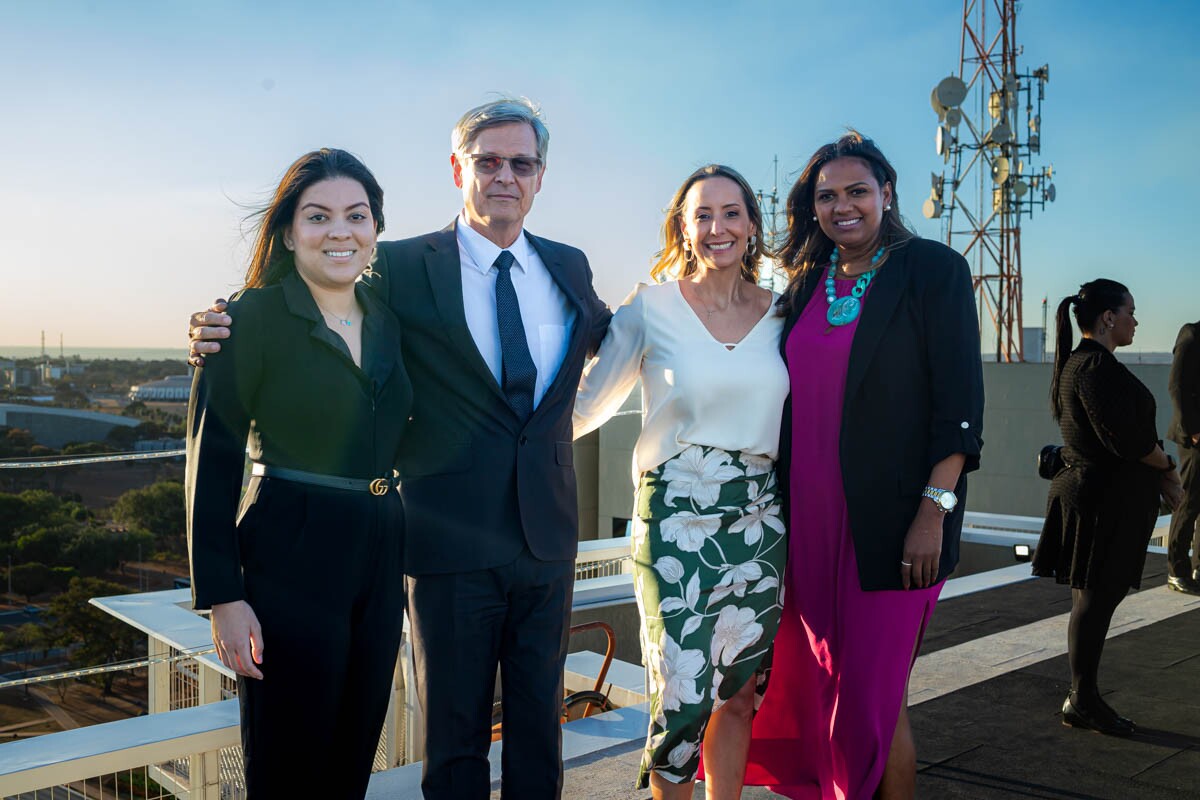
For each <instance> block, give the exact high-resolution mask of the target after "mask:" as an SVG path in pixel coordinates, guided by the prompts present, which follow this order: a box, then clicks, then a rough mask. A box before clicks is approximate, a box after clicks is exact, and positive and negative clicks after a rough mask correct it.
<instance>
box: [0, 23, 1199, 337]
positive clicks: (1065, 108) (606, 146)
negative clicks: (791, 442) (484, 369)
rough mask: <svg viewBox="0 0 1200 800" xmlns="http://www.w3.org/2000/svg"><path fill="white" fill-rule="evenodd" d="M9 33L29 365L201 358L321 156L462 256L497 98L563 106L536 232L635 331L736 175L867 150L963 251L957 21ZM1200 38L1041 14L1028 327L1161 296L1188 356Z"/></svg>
mask: <svg viewBox="0 0 1200 800" xmlns="http://www.w3.org/2000/svg"><path fill="white" fill-rule="evenodd" d="M4 5H5V6H10V7H8V8H5V19H6V24H5V26H4V27H3V29H2V30H0V73H2V74H3V77H0V87H2V88H0V97H2V98H3V100H4V104H5V107H6V108H7V109H8V110H9V112H10V119H11V120H12V121H13V122H14V123H15V124H9V125H6V126H4V128H3V129H2V130H0V147H3V149H4V152H7V153H9V154H10V162H9V164H8V169H7V170H6V174H5V179H4V180H3V181H0V214H3V218H4V219H6V220H8V221H9V223H10V225H11V226H12V227H13V231H12V233H11V234H10V237H9V239H10V241H9V243H8V247H7V248H6V255H5V256H4V257H3V258H0V264H2V265H3V275H4V287H5V292H4V296H5V298H6V301H7V302H5V304H4V306H5V307H4V313H3V314H0V343H5V344H8V345H24V346H35V345H37V344H38V337H39V334H40V331H42V330H45V331H46V335H47V343H48V347H47V349H48V350H50V351H52V352H55V353H57V349H58V348H57V344H58V337H59V334H60V333H61V334H62V335H63V336H64V339H65V340H66V342H67V344H68V347H67V350H68V351H69V350H70V343H71V342H75V343H77V344H79V345H83V344H84V343H86V345H87V346H105V347H181V346H182V345H183V339H184V333H183V330H184V323H185V319H186V316H187V314H188V313H189V312H190V311H192V310H194V309H196V308H199V307H201V306H203V305H206V304H207V303H208V302H209V301H210V300H211V299H212V298H214V297H216V296H219V295H220V296H224V295H228V294H229V293H230V292H232V291H234V290H235V289H236V288H237V286H239V285H240V283H239V281H240V277H241V274H242V272H243V270H244V259H245V254H246V245H245V242H244V239H243V237H242V235H241V230H240V229H241V227H242V218H243V217H244V216H245V215H246V213H247V210H248V208H249V207H250V206H252V205H253V204H254V203H256V202H261V201H262V199H263V197H264V193H266V192H268V191H269V190H270V189H272V188H273V186H274V182H275V181H277V180H278V177H279V175H280V174H281V172H282V171H283V169H284V167H286V165H287V164H288V163H289V162H290V161H291V160H293V159H294V158H295V157H296V156H298V155H299V154H300V153H302V152H305V151H306V150H310V149H313V148H314V147H320V146H325V145H330V146H339V147H344V148H346V149H349V150H351V151H353V152H355V153H357V154H358V155H360V156H361V157H362V158H363V159H364V161H365V162H366V163H367V164H368V166H370V167H371V168H372V170H373V171H374V172H375V174H376V176H377V177H378V178H379V180H380V182H381V183H382V184H383V187H384V189H385V212H386V218H387V230H386V232H385V234H384V237H385V238H402V237H405V236H411V235H415V234H418V233H422V232H425V231H428V230H433V229H438V228H441V227H443V226H444V225H445V224H447V223H448V222H449V221H450V220H451V219H452V218H453V216H454V214H455V213H456V212H457V210H458V208H459V206H460V202H461V196H460V195H459V193H458V191H457V190H456V189H455V188H454V186H453V184H452V182H451V180H450V169H449V149H450V146H449V132H450V128H451V126H452V125H453V124H454V122H455V120H456V119H457V118H458V116H459V114H461V112H462V111H464V110H465V109H466V108H468V107H470V106H473V105H476V104H478V103H480V102H484V101H486V100H487V99H489V98H490V97H493V96H495V94H496V93H511V94H518V95H526V96H529V97H531V98H533V99H534V100H535V101H537V102H539V103H541V105H542V107H543V109H544V111H545V114H546V117H547V121H548V124H549V126H550V130H551V147H550V154H549V159H548V170H547V173H546V178H545V183H544V186H543V190H542V192H541V194H540V195H539V196H538V198H537V201H536V203H535V205H534V209H533V211H532V213H531V215H530V217H529V228H530V230H532V231H534V232H536V233H538V234H541V235H545V236H549V237H551V238H555V239H559V240H562V241H566V242H569V243H571V244H574V245H577V246H579V247H581V248H582V249H584V250H585V252H587V253H588V255H589V257H590V259H591V262H592V267H593V270H594V271H595V274H596V286H597V290H598V292H599V293H600V295H601V297H602V298H603V299H605V300H606V301H607V302H609V303H611V304H614V305H615V304H617V303H619V302H620V301H621V299H622V298H623V297H624V296H625V295H626V294H627V293H628V292H629V290H630V288H631V287H632V285H633V283H634V282H635V281H638V280H646V279H647V271H648V268H649V265H650V263H651V259H652V257H653V255H654V252H655V250H656V249H657V247H658V229H659V227H660V225H661V220H662V209H663V207H664V206H665V205H666V203H667V202H668V200H669V198H670V196H671V194H672V192H673V191H674V190H675V188H676V187H677V185H678V184H679V183H680V182H681V181H682V180H683V178H684V177H686V175H687V174H688V173H690V172H691V171H692V170H693V169H695V168H696V167H697V166H700V165H702V164H704V163H707V162H710V161H719V162H722V163H728V164H730V165H731V166H734V167H735V168H737V169H739V170H740V171H742V172H743V173H744V174H745V175H746V177H747V178H748V179H749V180H750V182H751V183H752V184H753V185H754V186H755V188H759V189H763V190H767V191H769V190H770V189H771V185H772V182H773V175H772V159H773V158H774V157H775V156H776V155H778V157H779V162H780V180H779V187H778V188H779V193H780V195H781V197H782V196H785V195H786V193H787V190H788V189H789V188H790V183H791V179H792V178H794V176H795V175H796V173H798V171H799V169H800V168H801V167H802V166H803V163H804V161H805V159H806V158H807V156H808V155H809V154H810V153H811V152H812V150H814V149H815V148H816V147H817V146H819V145H820V144H822V143H824V142H825V141H828V140H830V139H832V138H834V137H836V136H838V135H839V134H840V133H841V132H842V131H843V130H844V128H845V127H846V126H850V125H853V126H854V127H857V128H859V129H860V130H862V131H863V132H864V133H866V134H868V135H870V136H872V137H873V138H874V139H875V140H876V141H877V142H878V143H879V144H880V146H881V147H882V148H883V150H884V152H885V153H886V154H888V156H889V157H890V158H891V159H892V160H893V162H894V163H895V165H896V167H897V170H898V172H899V176H900V179H899V185H898V187H897V189H898V191H897V196H898V199H899V202H900V208H901V210H902V212H903V213H904V215H905V216H906V217H907V219H908V220H909V221H910V223H911V224H912V225H913V227H914V228H915V229H916V230H917V232H918V233H920V234H921V235H923V236H927V237H929V238H938V239H940V238H941V230H940V224H939V222H938V221H936V220H934V221H930V220H926V219H924V218H923V217H922V216H921V213H920V206H921V203H922V202H923V200H924V199H925V197H926V196H928V191H929V184H928V175H929V173H930V172H932V171H941V170H942V166H943V165H942V162H941V159H940V158H939V157H938V156H937V155H936V153H935V152H934V145H933V140H934V131H935V127H936V116H935V115H934V113H933V111H932V110H931V109H930V107H929V101H928V97H929V92H930V89H932V87H933V86H934V84H936V83H937V81H938V80H940V79H941V78H942V77H944V76H945V75H947V74H949V73H950V72H951V71H952V70H954V69H955V68H956V65H957V60H958V46H959V24H960V14H961V10H962V6H961V4H960V3H957V2H953V0H942V1H941V2H937V3H924V4H919V7H901V6H900V5H899V4H892V3H885V2H874V1H873V0H872V1H871V2H863V3H858V4H855V5H853V6H840V7H831V6H828V5H826V4H819V3H815V2H802V3H768V2H759V3H743V4H739V5H736V6H733V5H727V4H726V5H723V4H716V3H691V4H686V5H685V4H681V3H676V2H666V3H660V4H654V5H652V6H641V5H633V4H623V3H608V4H605V5H603V6H585V7H580V8H562V7H556V6H551V5H547V4H537V3H514V4H509V5H507V6H505V7H504V9H502V10H501V9H497V8H495V7H492V6H487V5H483V4H479V3H474V2H467V3H460V4H457V5H456V6H455V7H454V9H455V10H454V13H453V15H450V14H447V13H445V12H444V11H441V10H440V9H439V8H435V7H433V6H426V5H424V4H413V3H382V2H365V3H361V4H359V5H357V6H355V7H354V8H353V9H348V10H339V11H338V12H337V13H336V15H332V16H331V14H330V13H329V11H328V8H327V7H326V6H323V5H321V4H314V3H305V2H296V3H277V2H268V3H261V4H255V5H254V6H253V7H252V8H248V7H245V6H244V5H243V4H241V3H237V2H232V1H231V0H222V1H220V2H213V3H206V4H204V5H203V6H202V7H200V6H198V7H189V6H188V5H187V4H154V3H148V2H124V3H114V4H103V5H102V4H97V3H89V2H69V1H64V2H56V3H47V4H38V5H32V4H16V3H5V4H4ZM1049 6H1053V7H1052V8H1051V7H1049ZM1198 20H1200V13H1198V12H1197V10H1196V9H1195V8H1194V7H1193V6H1191V5H1190V4H1185V3H1181V2H1159V3H1152V4H1149V5H1146V6H1143V7H1142V8H1141V10H1140V11H1139V12H1138V13H1137V14H1132V13H1130V12H1129V11H1128V10H1127V6H1123V5H1121V4H1118V3H1115V2H1102V3H1083V2H1074V1H1073V0H1072V1H1069V2H1061V3H1054V4H1041V3H1025V4H1024V7H1023V9H1022V11H1021V13H1020V15H1019V17H1018V21H1017V37H1018V41H1019V43H1020V44H1021V45H1022V46H1023V48H1024V53H1023V55H1022V56H1021V58H1020V60H1019V66H1020V68H1021V69H1022V70H1023V71H1028V70H1032V69H1034V68H1035V67H1038V66H1040V65H1042V64H1043V63H1049V65H1050V82H1049V84H1048V85H1047V87H1046V101H1045V105H1044V108H1043V131H1042V145H1043V146H1042V159H1041V161H1042V163H1053V165H1054V167H1055V178H1054V182H1055V184H1056V185H1057V189H1058V201H1057V202H1056V203H1055V204H1053V205H1051V206H1048V207H1047V209H1046V210H1045V211H1043V212H1038V213H1037V214H1035V215H1034V217H1033V218H1032V219H1029V218H1028V217H1027V218H1025V220H1024V221H1023V228H1022V241H1023V259H1024V279H1025V280H1024V297H1025V304H1024V312H1025V313H1024V316H1025V324H1026V326H1035V325H1038V324H1040V320H1041V300H1042V298H1043V296H1046V297H1048V298H1049V302H1050V312H1051V317H1052V316H1053V308H1054V306H1055V304H1056V303H1057V300H1058V299H1059V298H1061V297H1062V296H1063V295H1065V294H1068V293H1073V292H1074V291H1075V289H1076V288H1077V287H1078V285H1079V284H1080V283H1082V282H1083V281H1085V280H1088V279H1091V278H1093V277H1099V276H1105V277H1112V278H1115V279H1117V280H1122V281H1124V282H1125V283H1126V284H1128V285H1129V286H1130V289H1131V290H1132V292H1133V293H1134V295H1135V298H1136V301H1137V308H1138V312H1139V317H1140V319H1141V323H1142V324H1141V327H1140V329H1139V332H1138V337H1137V339H1136V340H1135V343H1134V346H1133V349H1136V350H1147V351H1163V350H1169V349H1170V348H1171V345H1172V343H1173V342H1174V336H1175V332H1176V331H1177V330H1178V328H1179V325H1180V324H1182V323H1183V322H1185V321H1193V320H1194V319H1195V317H1196V316H1200V313H1198V312H1197V308H1198V306H1200V304H1197V303H1196V302H1195V300H1194V297H1195V295H1196V289H1197V288H1200V278H1197V277H1196V274H1195V270H1194V269H1193V268H1192V267H1191V265H1190V264H1188V263H1186V262H1185V261H1183V260H1176V259H1171V258H1170V257H1167V258H1161V257H1160V256H1158V253H1159V252H1161V251H1163V250H1164V249H1165V244H1166V243H1167V242H1169V241H1171V237H1172V234H1173V233H1176V232H1181V231H1184V230H1187V229H1188V223H1190V222H1191V220H1192V218H1193V217H1194V216H1195V211H1196V206H1197V203H1196V200H1195V196H1194V193H1193V192H1192V191H1191V186H1192V185H1194V184H1195V183H1196V180H1197V178H1200V168H1198V166H1200V164H1198V160H1197V158H1196V156H1195V155H1194V151H1193V149H1192V148H1191V147H1190V146H1189V143H1188V142H1187V137H1188V134H1189V133H1190V132H1191V129H1192V127H1193V123H1194V122H1195V121H1196V120H1197V118H1198V117H1200V112H1198V111H1197V105H1196V103H1195V99H1196V97H1197V89H1198V88H1200V86H1198V76H1200V69H1198V67H1200V64H1198V63H1197V62H1198V60H1200V59H1198V57H1197V56H1196V55H1195V54H1194V51H1193V49H1192V42H1193V41H1194V39H1195V36H1196V34H1197V33H1200V24H1198ZM1051 324H1052V323H1051ZM986 339H987V335H986V333H985V342H986ZM51 342H52V343H53V344H52V345H51ZM985 349H990V348H988V347H987V346H986V344H985Z"/></svg>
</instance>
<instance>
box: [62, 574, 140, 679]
mask: <svg viewBox="0 0 1200 800" xmlns="http://www.w3.org/2000/svg"><path fill="white" fill-rule="evenodd" d="M126 593H127V592H126V589H125V587H123V586H121V585H120V584H119V583H112V582H110V581H105V580H100V579H99V578H75V579H74V580H72V581H71V584H70V586H68V587H67V591H65V592H63V593H62V594H60V595H59V596H58V597H56V598H54V600H52V601H51V603H50V611H49V614H48V617H49V620H50V624H49V634H50V638H51V640H52V641H53V642H54V643H55V644H58V645H62V646H68V645H69V646H71V650H70V653H69V655H68V660H69V661H70V663H71V665H72V666H74V667H78V668H82V667H90V666H96V665H98V664H108V663H111V662H113V661H124V660H126V659H130V658H133V657H134V656H136V655H138V654H139V650H140V646H141V645H142V644H143V643H144V642H145V637H144V636H143V635H142V634H141V633H140V632H138V631H137V630H136V629H134V628H132V627H130V626H129V625H126V624H125V623H124V622H121V621H120V620H118V619H116V618H115V617H110V616H109V615H108V614H105V613H104V612H103V611H101V610H100V609H98V608H96V607H95V606H93V605H92V604H91V603H89V602H88V601H89V600H91V599H92V598H93V597H105V596H108V595H114V594H126ZM116 676H117V673H115V672H106V673H103V674H101V675H98V676H96V679H97V680H98V681H99V682H100V685H101V687H102V689H103V691H104V694H105V695H110V694H112V686H113V681H114V680H115V679H116Z"/></svg>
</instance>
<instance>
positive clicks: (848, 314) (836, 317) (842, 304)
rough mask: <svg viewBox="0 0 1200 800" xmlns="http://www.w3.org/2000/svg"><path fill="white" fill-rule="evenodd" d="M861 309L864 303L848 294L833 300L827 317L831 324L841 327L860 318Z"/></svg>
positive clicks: (826, 314)
mask: <svg viewBox="0 0 1200 800" xmlns="http://www.w3.org/2000/svg"><path fill="white" fill-rule="evenodd" d="M860 311H862V303H860V302H859V300H858V298H857V297H853V296H851V295H846V296H845V297H839V298H838V299H837V300H834V301H833V303H832V304H831V305H830V306H829V311H827V312H826V313H825V319H827V320H828V321H829V324H830V325H833V326H835V327H839V328H840V327H841V326H842V325H849V324H850V323H851V322H854V320H856V319H858V314H859V312H860Z"/></svg>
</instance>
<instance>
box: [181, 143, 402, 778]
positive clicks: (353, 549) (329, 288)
mask: <svg viewBox="0 0 1200 800" xmlns="http://www.w3.org/2000/svg"><path fill="white" fill-rule="evenodd" d="M382 206H383V191H382V190H381V189H380V188H379V184H378V183H377V182H376V181H375V178H374V176H372V175H371V173H370V172H369V171H368V170H367V168H366V167H365V166H363V164H362V163H361V162H360V161H359V160H358V159H356V158H354V157H353V156H351V155H350V154H349V153H346V152H344V151H341V150H318V151H314V152H312V153H308V154H306V155H304V156H302V157H301V158H300V159H299V160H298V161H296V162H295V163H294V164H292V166H291V167H290V168H289V169H288V171H287V173H286V174H285V175H284V177H283V180H282V182H281V183H280V185H279V188H278V190H277V191H276V192H275V196H274V198H273V199H272V200H271V202H270V204H268V206H267V207H266V208H265V209H264V210H263V211H262V212H261V218H260V219H259V228H258V234H257V240H256V243H255V246H254V252H253V257H252V259H251V262H250V267H249V269H248V270H247V273H246V288H245V290H244V291H243V292H242V293H241V294H240V296H239V297H238V298H237V300H235V301H234V302H233V303H231V304H230V306H229V308H228V311H227V313H228V314H229V315H230V316H232V317H234V318H235V319H236V320H237V323H238V324H237V327H236V333H234V334H233V335H232V337H231V338H229V339H228V340H227V341H225V342H224V343H223V346H222V350H221V353H220V355H217V356H214V357H211V358H209V359H208V360H207V364H206V366H205V368H204V369H202V370H197V372H196V377H195V379H194V381H193V384H192V396H191V403H190V405H189V408H188V443H187V445H188V453H187V480H186V487H187V502H188V540H189V547H190V553H191V561H192V591H193V598H194V603H195V607H196V608H197V609H208V608H211V609H212V627H213V641H214V643H215V644H216V646H217V651H218V653H219V655H220V657H221V661H222V662H224V663H225V665H226V666H228V667H230V668H231V669H233V670H234V671H236V672H237V674H238V696H239V700H240V703H241V714H242V746H243V754H244V757H245V770H246V783H247V787H248V790H249V796H250V797H251V798H267V797H318V796H319V797H339V798H361V797H362V796H363V794H364V793H365V792H366V787H367V780H368V778H369V776H370V772H371V764H372V761H373V758H374V754H375V749H376V745H377V743H378V740H379V732H380V729H381V726H382V723H383V718H384V715H385V713H386V710H387V705H388V695H389V691H390V687H391V678H392V674H393V670H394V667H395V663H396V653H397V649H398V646H399V641H400V632H401V624H402V619H403V607H404V581H403V568H404V564H403V552H404V550H403V540H404V514H403V508H402V506H401V502H400V496H399V494H398V493H397V492H396V491H395V486H396V483H395V480H394V478H393V477H392V476H393V475H394V472H393V466H394V465H395V461H396V451H397V447H398V445H399V443H400V437H401V435H402V433H403V432H404V427H405V424H406V421H407V420H408V416H409V410H410V407H411V403H412V388H411V385H410V383H409V380H408V376H407V374H406V373H405V370H404V364H403V363H402V362H401V360H400V333H399V326H398V323H397V321H396V318H395V317H394V316H393V315H392V313H391V312H390V311H389V310H388V309H387V307H386V306H384V305H383V304H382V303H381V302H379V301H378V300H377V299H376V298H375V296H374V295H373V294H371V293H370V292H369V291H367V290H366V289H365V288H364V287H362V285H361V284H360V283H357V279H358V277H359V275H361V274H362V273H363V271H364V270H366V269H367V268H368V265H369V264H370V262H371V259H372V257H373V255H374V249H375V240H376V236H377V235H378V233H379V232H380V231H381V230H383V207H382ZM247 450H248V451H249V456H250V461H251V462H252V463H251V465H250V474H251V477H250V481H249V484H248V486H247V487H246V490H245V493H244V496H242V497H241V500H240V503H239V495H242V491H241V488H242V479H243V467H244V466H245V454H246V452H247ZM268 644H269V645H270V647H269V649H268Z"/></svg>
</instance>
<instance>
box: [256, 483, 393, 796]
mask: <svg viewBox="0 0 1200 800" xmlns="http://www.w3.org/2000/svg"><path fill="white" fill-rule="evenodd" d="M268 484H270V485H268ZM261 491H262V493H268V492H272V491H274V492H275V493H276V494H277V495H279V496H278V497H276V498H270V499H272V500H274V501H275V502H271V503H269V508H271V510H272V511H271V514H270V516H271V517H272V519H271V520H270V522H273V523H276V524H270V525H268V524H256V525H254V526H252V529H251V530H249V532H248V535H243V536H242V542H241V543H240V546H241V549H242V565H243V578H244V581H245V587H246V599H247V602H248V603H249V604H250V607H251V608H253V609H254V612H255V614H256V615H257V616H258V620H259V623H260V624H261V625H262V631H263V649H264V652H263V663H262V665H261V667H260V669H261V670H262V673H263V678H262V680H256V679H253V678H244V677H239V678H238V699H239V701H240V704H241V713H242V750H243V755H244V758H245V769H246V786H247V790H248V797H249V798H250V800H266V799H267V798H276V797H321V798H345V799H346V800H351V799H352V798H353V800H361V798H362V797H363V795H364V794H365V793H366V790H367V782H368V780H369V779H370V775H371V768H372V764H373V762H374V759H375V751H376V748H377V747H378V743H379V735H380V730H381V728H382V726H383V720H384V717H385V715H386V714H387V707H388V699H389V694H390V692H391V688H392V681H393V675H394V672H395V667H396V657H397V654H398V652H399V647H400V637H401V632H402V628H403V619H404V575H403V558H404V551H403V543H404V515H403V506H402V504H401V502H400V497H399V495H398V494H396V493H394V492H393V493H390V494H389V495H387V496H385V497H383V498H376V497H373V496H371V495H369V494H367V493H365V492H346V491H339V490H332V489H329V490H327V489H320V488H315V487H314V488H309V487H308V486H306V485H302V484H297V483H291V482H287V481H278V480H273V479H266V480H265V481H264V486H263V488H262V490H261Z"/></svg>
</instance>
